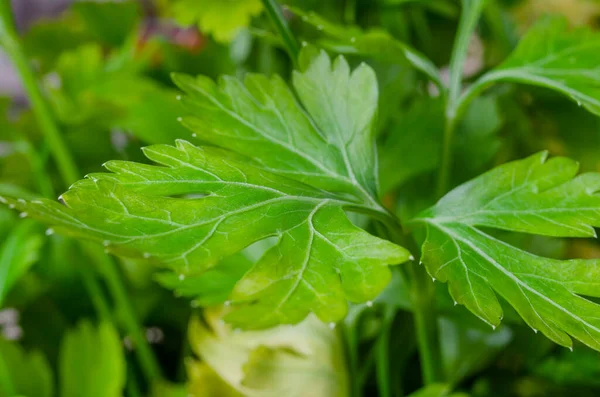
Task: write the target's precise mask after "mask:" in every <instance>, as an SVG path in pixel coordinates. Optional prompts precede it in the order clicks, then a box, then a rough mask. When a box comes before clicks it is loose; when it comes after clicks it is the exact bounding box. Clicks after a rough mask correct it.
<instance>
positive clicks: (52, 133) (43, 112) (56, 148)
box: [0, 0, 79, 184]
mask: <svg viewBox="0 0 600 397" xmlns="http://www.w3.org/2000/svg"><path fill="white" fill-rule="evenodd" d="M0 44H1V45H2V46H3V47H4V50H5V51H6V53H7V54H8V56H9V57H10V59H11V60H12V61H13V63H14V65H15V67H16V69H17V70H18V72H19V74H20V76H21V81H22V82H23V87H24V88H25V91H26V92H27V96H28V97H29V100H30V102H31V107H32V110H33V112H34V114H35V116H36V118H37V120H38V122H39V123H40V127H41V130H42V133H43V134H44V137H45V138H46V142H47V143H48V146H49V147H50V151H51V153H52V157H53V158H54V161H56V164H57V166H58V171H59V172H60V174H61V176H62V178H63V180H64V181H65V182H67V183H69V184H70V183H73V182H75V181H76V180H77V179H78V177H79V173H78V172H77V166H76V165H75V161H74V160H73V157H72V156H71V153H70V152H69V149H68V148H67V145H66V144H65V143H64V141H63V140H62V137H61V135H60V132H59V129H58V127H57V125H56V123H55V122H54V119H53V117H52V112H51V111H50V107H49V106H48V103H47V102H46V101H45V100H44V97H43V95H42V91H41V90H40V87H39V86H38V84H37V80H36V77H35V74H34V73H33V70H32V68H31V65H30V63H29V60H28V59H27V56H26V55H25V52H24V51H23V48H22V46H21V45H20V42H19V37H18V34H17V30H16V28H15V24H14V20H13V16H12V11H11V7H10V1H9V0H0Z"/></svg>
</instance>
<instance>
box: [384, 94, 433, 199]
mask: <svg viewBox="0 0 600 397" xmlns="http://www.w3.org/2000/svg"><path fill="white" fill-rule="evenodd" d="M443 130H444V109H443V106H442V103H441V101H439V100H436V99H421V100H417V101H415V103H414V104H413V105H412V106H411V107H410V108H409V109H408V110H407V111H406V112H404V113H403V114H401V115H400V116H399V117H398V118H397V120H396V122H395V123H394V124H393V127H392V130H391V131H390V134H389V136H388V138H387V139H386V140H385V141H384V143H383V144H382V145H381V146H380V154H381V162H380V166H379V169H380V173H379V175H380V183H381V191H382V192H387V191H389V190H391V189H393V188H395V187H397V186H400V185H401V184H402V183H404V182H405V181H407V180H408V179H410V178H411V177H413V176H415V175H418V174H420V173H423V172H426V171H430V170H433V169H434V168H435V167H436V166H437V165H438V163H439V158H440V153H441V140H442V132H443Z"/></svg>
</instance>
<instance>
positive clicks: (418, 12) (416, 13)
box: [410, 7, 433, 54]
mask: <svg viewBox="0 0 600 397" xmlns="http://www.w3.org/2000/svg"><path fill="white" fill-rule="evenodd" d="M410 15H411V17H412V22H413V25H414V27H415V32H416V33H417V36H418V37H419V41H420V42H421V44H422V45H423V52H425V53H426V54H431V53H432V48H433V36H432V34H431V29H430V28H429V23H428V21H427V17H426V15H425V11H424V10H423V9H422V8H421V7H415V8H413V9H411V10H410Z"/></svg>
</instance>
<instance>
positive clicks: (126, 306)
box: [83, 243, 161, 382]
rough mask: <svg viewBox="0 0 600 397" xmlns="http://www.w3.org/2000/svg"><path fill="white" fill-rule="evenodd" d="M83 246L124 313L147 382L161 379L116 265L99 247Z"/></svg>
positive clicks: (125, 326)
mask: <svg viewBox="0 0 600 397" xmlns="http://www.w3.org/2000/svg"><path fill="white" fill-rule="evenodd" d="M83 246H84V249H85V250H86V252H87V253H88V255H89V256H90V257H92V258H93V259H94V261H95V262H96V263H98V264H99V265H100V269H99V270H100V272H101V274H102V275H103V276H104V279H105V281H106V284H107V286H108V289H109V290H110V292H111V295H112V296H113V299H114V300H115V305H116V306H117V307H118V308H119V310H120V311H121V312H122V313H123V326H124V328H125V331H126V332H127V333H128V334H129V337H130V338H131V340H132V341H133V343H134V345H135V351H136V357H137V359H138V362H139V364H140V367H141V368H142V371H143V373H144V376H145V377H146V380H147V381H148V382H151V381H154V380H158V379H160V378H161V371H160V366H159V365H158V361H156V357H155V356H154V353H153V352H152V349H151V348H150V345H149V344H148V342H147V341H146V338H145V336H144V332H143V330H142V327H141V326H140V324H139V321H138V319H137V318H136V315H135V311H134V309H133V306H132V305H131V302H129V297H128V296H127V291H126V290H125V286H124V285H123V283H122V282H121V275H120V274H119V271H118V269H117V265H116V263H115V262H114V261H113V260H112V258H110V257H109V256H107V255H106V254H104V253H103V252H102V251H100V248H99V247H98V246H96V245H93V244H89V243H85V244H84V245H83Z"/></svg>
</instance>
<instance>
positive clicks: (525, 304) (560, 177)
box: [411, 153, 600, 350]
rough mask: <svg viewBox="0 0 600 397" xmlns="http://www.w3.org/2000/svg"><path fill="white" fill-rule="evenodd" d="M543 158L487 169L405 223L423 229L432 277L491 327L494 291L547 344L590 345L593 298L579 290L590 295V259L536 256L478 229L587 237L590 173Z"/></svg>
mask: <svg viewBox="0 0 600 397" xmlns="http://www.w3.org/2000/svg"><path fill="white" fill-rule="evenodd" d="M546 157H547V153H538V154H536V155H533V156H531V157H528V158H526V159H524V160H520V161H513V162H510V163H507V164H504V165H502V166H500V167H497V168H495V169H493V170H491V171H489V172H487V173H485V174H483V175H480V176H479V177H477V178H475V179H472V180H471V181H469V182H467V183H465V184H463V185H461V186H459V187H457V188H455V189H454V190H452V191H451V192H450V193H448V194H447V195H446V196H444V197H443V198H442V199H440V201H438V203H437V204H436V205H435V206H433V207H431V208H430V209H428V210H426V211H424V212H422V213H421V214H420V215H418V216H417V218H415V220H414V222H419V223H424V224H425V225H426V227H427V239H426V241H425V243H424V244H423V256H422V261H423V263H424V264H425V265H426V267H427V270H428V271H429V273H430V274H431V276H432V277H435V278H436V279H439V280H441V281H443V282H446V281H447V282H449V290H450V294H451V295H452V297H453V298H454V300H455V301H456V302H458V303H462V304H464V305H466V307H467V308H468V309H469V310H470V311H471V312H473V313H474V314H476V315H477V316H478V317H479V318H481V319H482V320H483V321H485V322H487V323H488V324H490V325H492V326H493V327H495V326H496V325H498V324H499V323H500V321H501V319H502V316H503V314H502V307H501V306H500V303H499V302H498V299H497V298H496V293H497V294H499V295H501V296H502V297H503V298H504V299H506V300H507V301H508V302H509V303H510V304H511V305H512V306H513V307H514V308H515V309H516V310H517V312H519V314H520V315H521V316H522V317H523V319H524V320H525V322H526V323H527V324H528V325H529V326H531V327H532V328H534V329H535V330H538V329H539V330H540V331H542V333H543V334H544V335H546V336H547V337H548V338H550V339H551V340H553V341H554V342H556V343H558V344H560V345H562V346H567V347H571V346H572V340H571V338H570V337H569V336H573V337H575V338H577V339H579V340H580V341H582V342H583V343H585V344H587V345H588V346H590V347H593V348H595V349H597V350H600V342H599V341H600V339H599V338H600V323H599V322H598V320H599V319H600V305H598V304H597V303H594V302H593V301H591V300H588V299H585V298H584V297H582V295H583V296H589V297H598V296H600V295H599V294H600V289H599V288H598V280H599V279H600V278H599V275H600V261H599V260H585V259H573V260H568V261H559V260H554V259H549V258H544V257H540V256H536V255H533V254H531V253H529V252H526V251H523V250H520V249H518V248H516V247H514V246H511V245H510V244H507V243H505V242H503V241H501V240H498V239H496V238H494V237H493V236H492V235H491V234H488V233H486V232H485V231H482V230H480V229H479V228H480V227H490V228H495V229H501V230H509V231H515V232H525V233H532V234H538V235H546V236H554V237H592V236H595V231H594V229H593V227H592V226H600V197H599V196H598V194H597V192H598V190H600V174H597V173H587V174H582V175H579V176H577V171H578V165H577V163H576V162H575V161H573V160H570V159H567V158H564V157H557V158H553V159H551V160H549V161H546ZM411 222H413V221H411ZM478 227H479V228H478Z"/></svg>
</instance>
